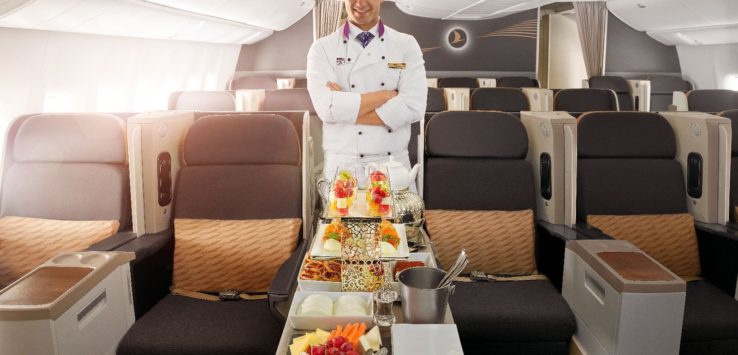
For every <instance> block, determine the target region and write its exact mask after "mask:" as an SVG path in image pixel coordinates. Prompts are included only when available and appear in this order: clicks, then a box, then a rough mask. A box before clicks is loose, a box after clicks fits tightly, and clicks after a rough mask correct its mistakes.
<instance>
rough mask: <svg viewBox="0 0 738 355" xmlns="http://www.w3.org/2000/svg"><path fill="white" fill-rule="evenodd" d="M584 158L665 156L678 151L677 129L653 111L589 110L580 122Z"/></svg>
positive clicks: (580, 142)
mask: <svg viewBox="0 0 738 355" xmlns="http://www.w3.org/2000/svg"><path fill="white" fill-rule="evenodd" d="M577 132H578V133H577V135H578V137H577V139H578V150H579V157H580V158H650V159H653V158H663V159H673V158H674V155H675V154H676V138H675V137H674V131H673V130H672V128H671V125H669V122H667V121H666V119H664V118H663V117H661V116H660V115H658V114H655V113H649V112H588V113H585V114H584V115H582V116H580V117H579V119H578V124H577Z"/></svg>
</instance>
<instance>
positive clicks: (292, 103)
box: [263, 88, 315, 113]
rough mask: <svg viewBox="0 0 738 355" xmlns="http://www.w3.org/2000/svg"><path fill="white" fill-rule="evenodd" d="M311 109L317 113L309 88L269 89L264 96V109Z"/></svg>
mask: <svg viewBox="0 0 738 355" xmlns="http://www.w3.org/2000/svg"><path fill="white" fill-rule="evenodd" d="M290 110H295V111H298V110H299V111H309V112H310V113H315V107H313V102H312V101H311V100H310V94H309V93H308V91H307V89H304V88H297V89H279V90H273V91H268V92H267V93H266V96H265V97H264V108H263V111H290Z"/></svg>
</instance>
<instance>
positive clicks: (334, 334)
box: [328, 329, 336, 340]
mask: <svg viewBox="0 0 738 355" xmlns="http://www.w3.org/2000/svg"><path fill="white" fill-rule="evenodd" d="M335 336H336V330H335V329H333V330H331V334H330V335H328V340H331V339H333V338H334V337H335Z"/></svg>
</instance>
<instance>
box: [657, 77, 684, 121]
mask: <svg viewBox="0 0 738 355" xmlns="http://www.w3.org/2000/svg"><path fill="white" fill-rule="evenodd" d="M648 80H650V81H651V111H652V112H658V111H667V110H668V109H669V105H671V104H672V102H673V93H674V91H683V92H687V91H689V90H692V83H690V82H689V81H686V80H684V79H682V78H680V77H676V76H668V75H657V76H652V77H649V78H648Z"/></svg>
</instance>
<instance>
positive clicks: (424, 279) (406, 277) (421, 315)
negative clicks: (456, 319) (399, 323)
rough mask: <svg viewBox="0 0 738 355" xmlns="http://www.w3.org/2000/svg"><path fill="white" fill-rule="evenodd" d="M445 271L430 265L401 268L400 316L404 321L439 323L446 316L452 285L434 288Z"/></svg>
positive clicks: (452, 290) (399, 278)
mask: <svg viewBox="0 0 738 355" xmlns="http://www.w3.org/2000/svg"><path fill="white" fill-rule="evenodd" d="M444 276H446V272H445V271H443V270H441V269H436V268H431V267H414V268H409V269H406V270H403V271H402V272H400V274H399V276H398V280H399V281H400V297H402V316H403V318H404V321H405V322H406V323H415V324H424V323H435V324H441V323H443V322H444V319H445V317H446V308H447V307H446V306H447V305H448V298H449V296H451V295H452V294H453V293H454V288H455V287H454V286H453V285H451V286H448V287H444V288H436V286H438V283H439V282H441V279H443V277H444Z"/></svg>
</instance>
